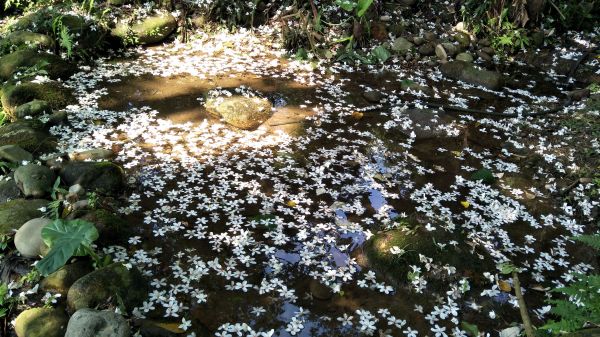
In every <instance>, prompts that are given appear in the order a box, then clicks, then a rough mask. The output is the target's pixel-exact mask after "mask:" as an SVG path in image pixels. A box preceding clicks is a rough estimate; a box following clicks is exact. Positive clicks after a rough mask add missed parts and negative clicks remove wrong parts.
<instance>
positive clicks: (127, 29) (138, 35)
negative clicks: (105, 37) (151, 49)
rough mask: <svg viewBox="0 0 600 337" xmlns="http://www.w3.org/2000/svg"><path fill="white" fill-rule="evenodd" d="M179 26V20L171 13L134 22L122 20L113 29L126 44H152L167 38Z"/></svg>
mask: <svg viewBox="0 0 600 337" xmlns="http://www.w3.org/2000/svg"><path fill="white" fill-rule="evenodd" d="M176 28H177V20H176V19H175V17H174V16H173V15H171V14H170V13H161V14H157V15H154V16H149V17H146V18H144V19H142V20H141V21H139V22H136V23H134V24H129V23H128V22H124V21H123V22H120V23H118V24H117V26H116V27H115V28H114V29H113V30H112V31H111V34H112V35H113V36H116V37H118V38H120V39H121V40H123V41H124V42H125V43H126V44H140V45H144V44H152V43H158V42H160V41H162V40H164V39H166V38H167V37H168V36H169V35H171V33H172V32H173V31H174V30H175V29H176Z"/></svg>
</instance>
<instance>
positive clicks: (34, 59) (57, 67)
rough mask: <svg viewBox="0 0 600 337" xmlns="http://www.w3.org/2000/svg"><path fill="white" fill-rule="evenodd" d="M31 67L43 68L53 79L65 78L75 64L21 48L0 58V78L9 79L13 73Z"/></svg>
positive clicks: (69, 74)
mask: <svg viewBox="0 0 600 337" xmlns="http://www.w3.org/2000/svg"><path fill="white" fill-rule="evenodd" d="M33 67H35V68H37V69H41V70H43V71H44V72H45V73H46V74H47V75H48V77H50V78H53V79H57V78H62V79H66V78H68V77H70V76H71V75H73V74H74V73H75V66H73V65H72V64H70V63H68V62H66V61H64V60H63V59H61V58H60V57H58V56H56V55H53V54H49V53H45V52H38V51H36V50H31V49H23V50H17V51H16V52H14V53H10V54H8V55H4V56H2V57H1V58H0V79H2V80H4V81H6V80H9V79H10V78H12V76H13V75H14V74H15V73H17V72H23V71H26V70H27V69H30V68H33Z"/></svg>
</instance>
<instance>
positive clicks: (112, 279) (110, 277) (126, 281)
mask: <svg viewBox="0 0 600 337" xmlns="http://www.w3.org/2000/svg"><path fill="white" fill-rule="evenodd" d="M148 289H149V288H148V283H147V281H146V279H145V278H144V277H143V276H142V274H141V273H140V271H139V270H138V269H137V268H135V267H132V268H131V269H127V267H125V266H124V265H123V264H122V263H113V264H111V265H109V266H107V267H104V268H100V269H98V270H96V271H93V272H91V273H89V274H87V275H85V276H84V277H82V278H80V279H78V280H77V281H75V283H73V285H72V286H71V288H70V289H69V292H68V295H67V305H68V308H69V310H71V311H77V310H79V309H82V308H95V307H96V306H98V305H101V304H104V303H106V302H107V301H108V300H109V299H112V300H113V301H117V297H120V298H121V300H122V301H123V304H124V305H125V307H126V308H127V309H128V310H131V309H133V308H134V307H136V306H138V305H140V304H141V303H142V302H143V301H144V300H145V299H146V297H147V296H148ZM115 303H116V302H115Z"/></svg>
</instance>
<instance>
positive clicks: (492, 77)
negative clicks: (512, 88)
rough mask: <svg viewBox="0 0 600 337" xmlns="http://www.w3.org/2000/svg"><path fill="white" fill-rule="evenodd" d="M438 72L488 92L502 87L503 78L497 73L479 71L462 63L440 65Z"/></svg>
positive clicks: (454, 62) (468, 64)
mask: <svg viewBox="0 0 600 337" xmlns="http://www.w3.org/2000/svg"><path fill="white" fill-rule="evenodd" d="M440 71H441V72H442V74H443V75H444V76H446V77H449V78H451V79H453V80H457V81H463V82H467V83H469V84H473V85H480V86H483V87H485V88H487V89H490V90H499V89H500V88H502V86H503V85H504V78H503V77H502V74H500V73H499V72H495V71H489V70H484V69H479V68H477V67H475V66H473V65H472V64H470V63H467V62H464V61H453V62H447V63H445V64H442V65H441V66H440Z"/></svg>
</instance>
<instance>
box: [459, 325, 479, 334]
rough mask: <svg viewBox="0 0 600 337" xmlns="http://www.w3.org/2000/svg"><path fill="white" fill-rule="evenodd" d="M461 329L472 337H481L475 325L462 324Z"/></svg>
mask: <svg viewBox="0 0 600 337" xmlns="http://www.w3.org/2000/svg"><path fill="white" fill-rule="evenodd" d="M460 327H461V328H462V329H463V330H465V331H466V332H467V334H469V335H470V336H471V337H477V336H479V328H478V327H477V325H475V324H470V323H467V322H464V321H463V322H460Z"/></svg>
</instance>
